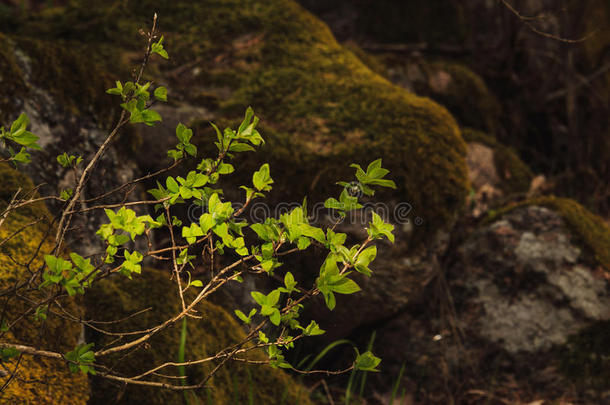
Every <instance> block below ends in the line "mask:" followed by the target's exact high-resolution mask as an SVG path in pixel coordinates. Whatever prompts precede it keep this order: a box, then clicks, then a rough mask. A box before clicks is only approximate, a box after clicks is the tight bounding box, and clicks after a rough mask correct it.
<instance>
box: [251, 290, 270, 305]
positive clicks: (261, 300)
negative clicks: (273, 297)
mask: <svg viewBox="0 0 610 405" xmlns="http://www.w3.org/2000/svg"><path fill="white" fill-rule="evenodd" d="M250 295H252V298H254V301H256V303H257V304H258V305H260V306H263V305H265V304H266V303H267V296H266V295H265V294H262V293H260V292H258V291H252V292H251V293H250Z"/></svg>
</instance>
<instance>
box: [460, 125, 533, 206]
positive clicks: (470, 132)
mask: <svg viewBox="0 0 610 405" xmlns="http://www.w3.org/2000/svg"><path fill="white" fill-rule="evenodd" d="M462 136H463V137H464V140H465V141H466V142H468V145H469V146H468V148H469V153H468V161H469V164H468V169H469V176H470V181H471V184H472V186H473V187H474V189H475V191H477V192H478V190H479V189H480V188H481V187H483V186H484V185H485V184H487V185H488V186H490V187H492V188H494V189H496V190H497V192H496V194H497V195H496V196H501V195H507V194H508V195H510V194H524V193H526V192H528V191H529V189H530V184H531V182H532V180H533V177H534V175H533V173H532V170H531V169H530V168H529V167H528V166H527V165H526V164H525V163H524V162H523V161H522V160H521V158H519V155H518V154H517V152H516V151H515V150H514V149H513V148H511V147H508V146H506V145H503V144H502V143H501V142H499V141H498V140H497V139H496V138H494V137H493V136H490V135H488V134H486V133H484V132H481V131H477V130H474V129H472V128H462Z"/></svg>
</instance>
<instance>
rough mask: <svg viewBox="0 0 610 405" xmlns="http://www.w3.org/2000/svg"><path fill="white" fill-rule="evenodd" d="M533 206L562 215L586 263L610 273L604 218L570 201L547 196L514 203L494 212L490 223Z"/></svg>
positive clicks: (609, 236) (608, 238) (609, 237)
mask: <svg viewBox="0 0 610 405" xmlns="http://www.w3.org/2000/svg"><path fill="white" fill-rule="evenodd" d="M530 205H539V206H542V207H546V208H549V209H551V210H553V211H555V212H557V213H558V214H559V215H561V217H562V218H563V220H564V221H565V222H566V225H567V226H568V227H569V228H570V229H571V230H572V232H573V233H574V236H575V241H576V243H577V244H578V245H580V246H581V247H582V248H583V250H584V252H583V253H584V255H583V257H584V259H585V261H586V262H588V264H590V265H592V266H597V265H599V266H602V267H603V268H605V269H606V270H610V227H608V225H607V224H606V222H605V221H604V219H603V218H602V217H600V216H597V215H595V214H593V213H591V212H590V211H588V210H587V209H586V208H584V207H583V206H582V205H580V204H578V203H577V202H576V201H574V200H570V199H569V198H559V197H553V196H547V197H538V198H532V199H529V200H525V201H521V202H518V203H514V204H511V205H509V206H507V207H504V208H502V209H500V210H498V211H496V212H494V213H493V214H492V215H491V216H490V218H488V219H487V220H486V222H488V221H492V220H494V219H496V218H499V217H500V216H502V215H504V214H505V213H507V212H510V211H512V210H514V209H516V208H519V207H523V206H530Z"/></svg>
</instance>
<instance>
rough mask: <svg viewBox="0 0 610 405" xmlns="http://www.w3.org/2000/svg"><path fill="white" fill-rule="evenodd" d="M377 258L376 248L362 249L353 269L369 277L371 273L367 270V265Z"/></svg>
mask: <svg viewBox="0 0 610 405" xmlns="http://www.w3.org/2000/svg"><path fill="white" fill-rule="evenodd" d="M376 256H377V247H376V246H371V247H369V248H366V249H364V250H363V251H362V252H360V255H358V259H357V260H356V264H355V266H354V268H355V269H356V270H357V271H359V272H360V273H363V274H366V275H367V276H369V277H370V276H371V274H372V272H371V270H370V269H369V264H370V263H371V262H372V261H373V260H375V257H376Z"/></svg>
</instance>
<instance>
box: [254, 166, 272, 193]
mask: <svg viewBox="0 0 610 405" xmlns="http://www.w3.org/2000/svg"><path fill="white" fill-rule="evenodd" d="M272 183H273V180H272V179H271V175H270V174H269V164H268V163H265V164H264V165H262V166H261V168H260V169H259V170H258V171H256V172H254V175H253V176H252V184H254V187H256V189H257V190H258V191H269V190H271V186H270V184H272Z"/></svg>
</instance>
